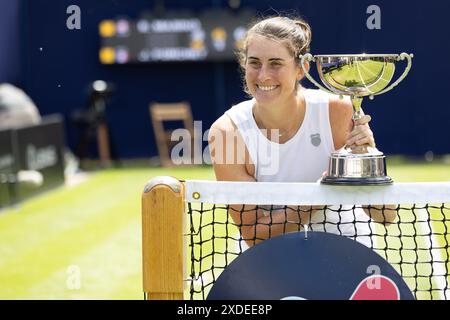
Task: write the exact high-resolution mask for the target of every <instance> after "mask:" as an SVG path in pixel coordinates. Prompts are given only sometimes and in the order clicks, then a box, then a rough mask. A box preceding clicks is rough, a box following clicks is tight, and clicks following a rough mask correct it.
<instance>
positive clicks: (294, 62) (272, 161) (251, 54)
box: [208, 17, 395, 245]
mask: <svg viewBox="0 0 450 320" xmlns="http://www.w3.org/2000/svg"><path fill="white" fill-rule="evenodd" d="M310 42H311V29H310V27H309V25H308V24H307V23H306V22H305V21H304V20H302V19H299V18H292V19H291V18H287V17H270V18H266V19H263V20H261V21H259V22H257V23H255V24H254V25H253V26H251V27H250V28H249V30H248V32H247V35H246V37H245V40H244V45H243V47H242V49H241V51H240V52H239V63H240V66H241V69H242V71H243V80H244V90H245V91H246V92H247V93H248V94H249V95H250V96H251V97H252V99H251V100H247V101H243V102H241V103H239V104H238V105H236V106H233V107H232V108H231V109H230V110H228V111H227V112H226V113H225V114H224V115H223V116H222V117H220V118H219V119H218V120H217V121H216V122H215V123H214V124H213V125H212V127H211V130H210V133H209V139H208V140H209V147H210V152H211V159H212V164H213V166H214V170H215V174H216V178H217V180H222V181H261V182H315V181H317V180H318V179H320V178H321V176H322V174H323V173H324V172H325V171H326V170H327V165H328V159H329V156H330V154H331V153H332V152H334V151H335V150H337V149H339V148H342V147H343V146H344V145H347V146H349V147H352V148H358V147H360V146H362V145H370V146H375V141H374V138H373V134H372V131H371V130H370V128H369V126H368V122H369V121H370V117H369V116H363V117H362V118H361V119H360V120H357V121H356V122H355V123H353V121H352V105H351V102H350V101H349V100H340V99H339V98H338V97H337V96H332V95H328V94H327V93H324V92H321V91H318V90H309V89H305V88H303V87H302V86H301V84H300V81H301V80H302V78H303V77H304V73H303V70H302V68H301V65H300V60H299V56H300V55H303V54H305V53H307V52H308V51H309V46H310ZM305 67H306V68H308V67H309V66H305ZM224 137H225V143H223V142H222V141H223V139H224ZM227 137H232V139H226V138H227ZM224 159H225V161H224ZM276 205H282V204H276ZM277 207H279V206H276V207H272V208H269V209H268V210H264V209H262V208H260V209H257V210H256V209H255V208H256V207H255V206H249V205H246V206H245V214H241V213H242V212H243V211H244V210H242V209H243V206H242V205H233V206H230V208H231V209H230V210H229V214H230V215H231V217H232V218H233V220H234V221H235V223H236V224H237V225H240V231H241V235H242V240H247V239H254V238H255V236H256V238H258V239H267V238H270V237H272V236H276V235H279V234H281V233H284V232H286V231H290V230H295V229H298V226H299V225H304V224H305V223H308V222H309V221H314V220H315V219H316V216H318V215H320V214H321V213H320V212H315V213H314V214H313V215H312V216H309V215H308V216H307V215H301V214H299V212H302V210H299V207H292V208H290V207H288V208H287V209H285V210H277V209H274V208H277ZM384 213H385V212H384V211H383V212H382V214H379V215H378V216H371V218H373V219H375V220H378V221H383V222H392V221H393V220H394V219H395V212H392V211H391V212H386V215H385V214H384ZM322 214H323V212H322ZM358 214H359V215H362V216H363V217H364V216H365V215H364V211H363V210H359V212H358ZM367 214H369V213H368V212H367ZM369 215H370V214H369ZM356 218H358V217H356ZM366 218H367V217H366ZM283 224H285V225H286V228H285V227H284V225H283ZM269 225H270V226H269ZM356 231H357V230H355V232H356ZM359 231H360V230H358V232H359ZM246 242H247V244H248V245H253V244H255V241H253V242H252V241H246Z"/></svg>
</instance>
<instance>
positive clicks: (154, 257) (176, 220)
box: [142, 176, 186, 300]
mask: <svg viewBox="0 0 450 320" xmlns="http://www.w3.org/2000/svg"><path fill="white" fill-rule="evenodd" d="M184 200H185V192H184V184H183V183H182V182H180V181H179V180H177V179H175V178H173V177H167V176H162V177H155V178H153V179H152V180H150V181H149V182H147V184H146V185H145V188H144V192H143V193H142V274H143V288H144V297H145V298H146V299H148V300H183V291H184V275H185V265H186V262H185V261H186V259H185V246H184V241H185V239H184V236H183V233H184V230H185V229H184V225H185V210H184V209H185V207H184V203H185V201H184Z"/></svg>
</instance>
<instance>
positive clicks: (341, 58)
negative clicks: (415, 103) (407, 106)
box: [301, 53, 413, 185]
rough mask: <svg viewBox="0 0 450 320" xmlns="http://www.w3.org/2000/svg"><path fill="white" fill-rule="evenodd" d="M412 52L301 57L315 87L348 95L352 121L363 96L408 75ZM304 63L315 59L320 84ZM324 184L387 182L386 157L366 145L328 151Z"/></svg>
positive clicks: (385, 88) (383, 90)
mask: <svg viewBox="0 0 450 320" xmlns="http://www.w3.org/2000/svg"><path fill="white" fill-rule="evenodd" d="M412 57H413V55H412V54H407V53H401V54H399V55H398V54H341V55H315V56H313V55H311V54H309V53H307V54H305V55H302V56H301V67H302V69H303V71H304V73H305V76H306V77H307V78H308V80H309V81H311V82H312V83H313V84H314V85H316V86H317V87H318V88H319V89H321V90H323V91H326V92H328V93H330V94H337V95H339V96H340V97H341V98H342V96H344V95H345V96H349V97H350V100H351V102H352V105H353V120H354V121H356V120H358V119H360V118H361V104H362V100H363V98H364V97H367V96H368V97H369V98H370V99H373V98H374V96H376V95H379V94H383V93H386V92H388V91H390V90H392V89H393V88H394V87H395V86H396V85H398V84H399V83H400V82H401V81H402V80H403V79H404V78H405V77H406V75H407V74H408V72H409V70H410V69H411V64H412V62H411V61H412ZM404 59H406V60H407V62H408V64H407V66H406V68H405V70H404V72H403V73H402V75H401V76H400V77H399V78H398V79H397V80H396V81H395V82H393V83H392V84H390V83H391V81H392V78H393V76H394V72H395V65H396V62H398V61H400V60H404ZM306 62H315V63H316V65H317V72H318V74H319V77H320V79H321V81H322V83H323V84H324V86H322V85H321V84H319V83H318V82H317V81H315V80H314V78H313V77H312V76H311V75H310V74H309V72H308V70H307V69H306V67H305V65H306ZM389 84H390V85H389ZM322 183H325V184H344V185H379V184H382V185H383V184H390V183H392V179H391V178H390V177H389V176H388V175H387V169H386V157H385V156H384V154H383V153H382V152H380V151H379V150H378V149H376V148H372V147H370V146H357V147H352V148H350V147H348V146H344V147H342V148H341V149H340V150H337V151H336V152H334V153H332V155H331V157H330V163H329V167H328V174H327V175H326V176H325V177H323V178H322Z"/></svg>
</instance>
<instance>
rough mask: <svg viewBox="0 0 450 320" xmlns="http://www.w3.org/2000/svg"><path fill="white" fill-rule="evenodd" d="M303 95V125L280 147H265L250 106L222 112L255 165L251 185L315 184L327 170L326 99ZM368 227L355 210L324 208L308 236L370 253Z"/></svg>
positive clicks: (269, 143)
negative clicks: (325, 236) (329, 237)
mask: <svg viewBox="0 0 450 320" xmlns="http://www.w3.org/2000/svg"><path fill="white" fill-rule="evenodd" d="M303 93H304V97H305V100H306V112H305V117H304V120H303V123H302V125H301V127H300V129H299V130H298V131H297V133H296V134H295V135H294V136H293V137H292V138H291V139H290V140H288V141H287V142H285V143H284V144H279V143H275V142H272V141H270V140H269V139H267V137H266V136H265V135H264V134H263V133H262V132H261V130H260V129H259V128H258V126H257V124H256V121H255V119H254V117H253V105H254V102H255V101H254V100H247V101H243V102H241V103H239V104H237V105H235V106H233V107H232V108H231V109H229V110H228V111H226V112H225V114H226V115H227V116H228V117H230V119H231V120H232V121H233V123H234V124H235V125H236V127H237V128H238V130H239V132H240V134H241V136H242V138H243V139H244V142H245V144H246V147H247V150H248V152H249V154H250V157H251V160H252V162H253V164H254V165H255V176H254V177H255V179H256V181H261V182H317V181H318V179H320V178H321V176H322V174H323V172H324V171H326V170H327V168H328V161H329V156H330V154H331V153H332V152H333V151H335V149H334V143H333V136H332V132H331V126H330V119H329V95H328V94H327V93H325V92H323V91H320V90H312V89H303ZM286 117H289V115H286ZM274 205H282V204H274ZM338 209H341V210H338ZM339 211H340V212H341V213H340V214H339ZM369 221H370V218H369V217H368V216H367V215H366V214H365V213H364V211H363V210H362V209H360V208H359V209H358V208H357V209H354V210H353V209H352V207H349V206H347V207H342V208H339V207H329V209H328V210H321V211H316V212H315V213H314V214H313V216H312V219H311V228H312V230H313V231H325V232H331V233H335V234H341V235H345V236H347V237H351V238H353V239H356V240H358V241H359V242H361V243H363V244H365V245H367V246H369V247H370V246H373V244H372V243H371V237H370V236H369V235H370V234H371V233H372V232H371V229H372V228H371V226H370V224H369Z"/></svg>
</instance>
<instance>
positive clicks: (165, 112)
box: [149, 102, 194, 167]
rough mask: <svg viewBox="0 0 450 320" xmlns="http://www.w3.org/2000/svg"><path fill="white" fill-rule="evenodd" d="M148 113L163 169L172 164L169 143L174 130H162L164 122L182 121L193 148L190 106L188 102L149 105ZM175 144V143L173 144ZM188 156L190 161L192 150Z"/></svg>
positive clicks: (171, 145)
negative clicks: (188, 133) (189, 135)
mask: <svg viewBox="0 0 450 320" xmlns="http://www.w3.org/2000/svg"><path fill="white" fill-rule="evenodd" d="M149 111H150V118H151V121H152V125H153V131H154V133H155V138H156V144H157V147H158V153H159V158H160V161H161V165H162V166H163V167H169V166H172V165H173V162H172V160H171V159H170V150H171V148H172V147H173V144H174V142H173V141H171V139H170V138H171V135H172V132H173V131H174V130H166V129H164V122H165V121H183V124H184V128H185V129H187V130H189V132H190V134H191V139H192V141H191V146H193V139H194V121H193V118H192V111H191V106H190V104H189V103H188V102H179V103H151V104H150V106H149ZM176 142H177V141H175V143H176ZM190 156H191V159H192V148H191V155H190ZM191 163H192V162H191Z"/></svg>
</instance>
